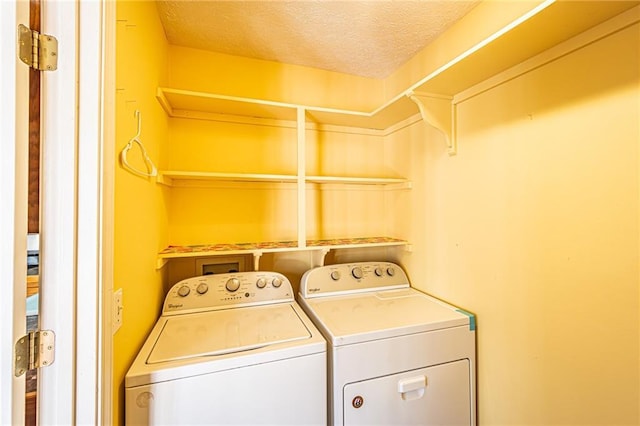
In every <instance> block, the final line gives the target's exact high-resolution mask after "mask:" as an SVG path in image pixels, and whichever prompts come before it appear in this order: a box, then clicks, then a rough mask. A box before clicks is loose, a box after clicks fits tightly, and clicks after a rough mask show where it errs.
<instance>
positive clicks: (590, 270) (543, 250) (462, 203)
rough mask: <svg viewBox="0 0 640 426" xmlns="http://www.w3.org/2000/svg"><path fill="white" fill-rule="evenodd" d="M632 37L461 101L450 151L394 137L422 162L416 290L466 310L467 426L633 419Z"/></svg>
mask: <svg viewBox="0 0 640 426" xmlns="http://www.w3.org/2000/svg"><path fill="white" fill-rule="evenodd" d="M639 34H640V29H639V28H638V25H637V24H636V25H634V26H632V27H630V28H627V29H625V30H623V31H620V32H619V33H617V34H614V35H612V36H609V37H607V38H605V39H603V40H600V41H597V42H596V43H594V44H591V45H588V46H586V47H584V48H582V49H580V50H578V51H576V52H574V53H572V54H570V55H567V56H565V57H562V58H560V59H558V60H556V61H554V62H552V63H550V64H547V65H545V66H542V67H540V68H538V69H535V70H533V71H531V72H529V73H527V74H525V75H523V76H521V77H519V78H516V79H514V80H512V81H508V82H505V83H503V84H501V85H500V86H498V87H496V88H494V89H492V90H490V91H488V92H485V93H482V94H480V95H478V96H476V97H474V98H471V99H469V100H466V101H464V102H462V103H460V104H459V105H458V127H457V130H458V145H459V148H458V155H457V156H455V157H448V156H447V155H446V151H445V148H444V142H443V140H442V138H441V137H440V136H439V135H438V134H437V133H436V132H435V131H433V130H430V129H426V128H416V126H419V125H415V126H412V128H411V129H407V130H406V133H405V134H404V135H395V136H394V137H395V138H397V139H398V140H400V139H403V138H409V137H411V138H417V140H415V141H414V142H412V144H413V149H414V150H415V151H414V152H415V156H416V157H419V158H420V159H419V160H415V161H414V162H413V164H414V167H413V180H414V182H415V187H414V191H415V192H417V193H416V194H415V196H416V197H417V198H415V204H414V208H415V211H414V212H413V213H412V225H413V226H414V231H413V232H414V234H413V236H412V241H413V242H414V253H412V254H411V255H409V256H407V257H408V259H407V262H406V263H407V265H409V269H410V273H411V277H412V278H413V281H414V284H416V285H418V286H419V287H421V288H423V289H425V290H426V291H428V292H430V293H433V294H435V295H437V296H439V297H441V298H443V299H445V300H448V301H451V302H452V303H455V304H459V305H460V306H463V307H464V308H466V309H468V310H470V311H472V312H474V313H476V314H477V317H478V383H479V386H478V398H479V399H478V402H479V405H478V407H479V424H482V425H568V424H571V425H637V424H639V423H640V418H639V411H640V405H639V400H640V389H639V387H640V372H639V366H638V360H639V358H640V351H639V338H638V336H639V325H640V317H639V300H638V296H639V288H640V286H639V282H640V281H639V279H638V277H639V266H638V264H639V262H638V260H639V256H640V253H639V242H640V239H639V238H640V234H639V227H638V219H639V216H640V205H639V163H638V158H639V150H640V147H639V145H640V126H639V117H640V102H639V99H640V63H639V52H640V45H639V38H640V37H639ZM421 139H422V140H423V141H424V144H423V145H419V144H418V141H419V140H421ZM405 143H406V142H405ZM420 195H422V196H423V197H424V198H422V200H420V199H419V198H418V197H420Z"/></svg>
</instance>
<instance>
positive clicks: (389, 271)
mask: <svg viewBox="0 0 640 426" xmlns="http://www.w3.org/2000/svg"><path fill="white" fill-rule="evenodd" d="M395 274H396V270H395V269H394V268H392V267H389V268H387V275H389V276H390V277H392V276H394V275H395Z"/></svg>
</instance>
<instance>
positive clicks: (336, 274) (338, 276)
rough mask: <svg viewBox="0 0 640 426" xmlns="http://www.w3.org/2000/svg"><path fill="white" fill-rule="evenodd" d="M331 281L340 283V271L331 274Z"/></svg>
mask: <svg viewBox="0 0 640 426" xmlns="http://www.w3.org/2000/svg"><path fill="white" fill-rule="evenodd" d="M331 279H332V280H334V281H338V280H339V279H340V271H333V272H331Z"/></svg>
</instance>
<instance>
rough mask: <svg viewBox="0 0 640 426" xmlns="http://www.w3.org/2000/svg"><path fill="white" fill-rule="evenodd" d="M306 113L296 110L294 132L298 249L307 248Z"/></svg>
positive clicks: (301, 109)
mask: <svg viewBox="0 0 640 426" xmlns="http://www.w3.org/2000/svg"><path fill="white" fill-rule="evenodd" d="M305 124H306V112H305V109H304V108H302V107H298V108H297V119H296V130H297V141H298V179H297V188H298V197H297V198H298V247H299V248H304V247H306V246H307V221H306V214H305V211H306V204H307V200H306V185H305V180H306V179H305V173H306V164H305V161H306V150H305V147H306V140H305V139H306V134H305V130H306V125H305Z"/></svg>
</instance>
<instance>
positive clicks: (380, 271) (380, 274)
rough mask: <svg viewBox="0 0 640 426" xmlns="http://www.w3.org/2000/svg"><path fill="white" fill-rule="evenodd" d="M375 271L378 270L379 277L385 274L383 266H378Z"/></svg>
mask: <svg viewBox="0 0 640 426" xmlns="http://www.w3.org/2000/svg"><path fill="white" fill-rule="evenodd" d="M375 272H376V275H377V276H379V277H381V276H382V275H384V271H383V270H382V268H376V270H375Z"/></svg>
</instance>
